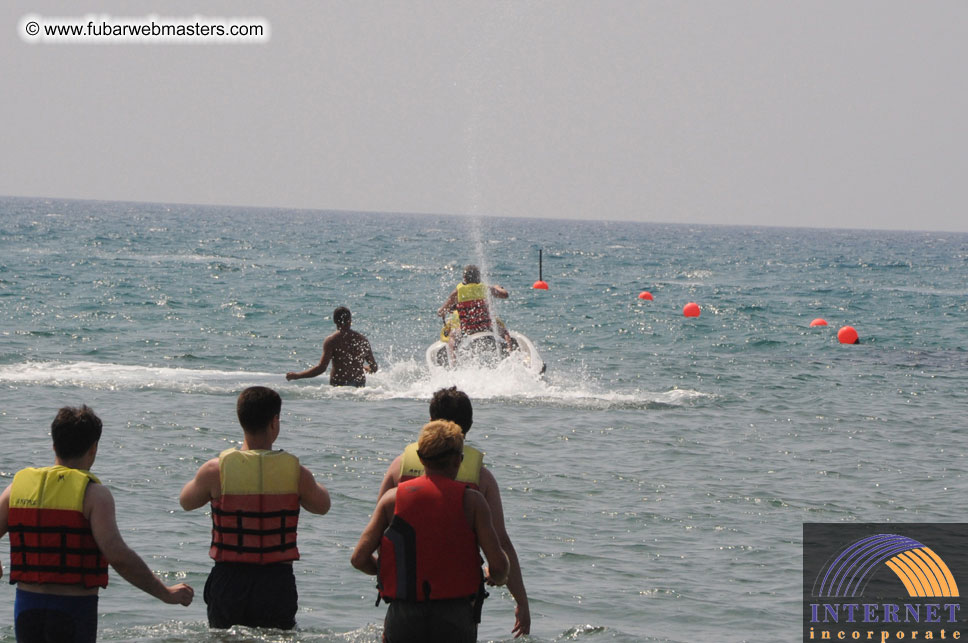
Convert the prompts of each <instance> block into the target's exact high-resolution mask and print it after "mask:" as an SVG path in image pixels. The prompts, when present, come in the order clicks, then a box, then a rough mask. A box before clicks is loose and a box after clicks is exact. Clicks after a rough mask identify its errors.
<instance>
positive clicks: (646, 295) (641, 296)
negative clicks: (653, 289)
mask: <svg viewBox="0 0 968 643" xmlns="http://www.w3.org/2000/svg"><path fill="white" fill-rule="evenodd" d="M639 299H648V300H649V301H652V293H650V292H649V291H648V290H643V291H642V292H640V293H639Z"/></svg>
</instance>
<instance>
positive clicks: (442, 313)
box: [437, 264, 511, 363]
mask: <svg viewBox="0 0 968 643" xmlns="http://www.w3.org/2000/svg"><path fill="white" fill-rule="evenodd" d="M489 296H491V297H497V298H498V299H507V298H508V291H507V290H505V289H504V288H502V287H501V286H488V285H485V284H483V283H481V270H480V268H478V267H477V266H475V265H474V264H468V265H466V266H464V275H463V281H462V282H461V283H459V284H457V287H456V288H454V290H453V291H451V293H450V295H448V296H447V300H446V301H444V303H443V305H442V306H441V307H440V308H438V309H437V316H438V317H440V318H442V319H444V320H445V322H446V320H447V317H448V315H450V314H451V311H453V310H456V311H457V316H458V320H459V326H458V327H457V328H453V329H452V330H450V332H449V333H448V336H447V352H448V354H449V355H450V359H451V363H453V362H454V361H455V351H456V349H457V346H458V344H460V340H461V338H462V336H463V335H473V334H474V333H484V332H488V331H491V330H492V328H494V327H495V324H494V321H493V319H492V317H491V308H490V304H489V303H488V297H489ZM501 326H502V327H501V328H499V329H498V330H500V332H501V336H502V337H503V338H504V341H505V345H506V346H510V345H511V336H510V334H509V333H508V331H507V328H506V327H504V326H503V324H502V325H501Z"/></svg>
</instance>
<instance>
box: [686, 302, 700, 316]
mask: <svg viewBox="0 0 968 643" xmlns="http://www.w3.org/2000/svg"><path fill="white" fill-rule="evenodd" d="M682 314H683V315H685V316H686V317H699V304H697V303H696V302H694V301H690V302H689V303H688V304H686V305H685V306H683V307H682Z"/></svg>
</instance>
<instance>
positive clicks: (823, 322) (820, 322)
mask: <svg viewBox="0 0 968 643" xmlns="http://www.w3.org/2000/svg"><path fill="white" fill-rule="evenodd" d="M826 325H827V320H826V319H822V318H820V317H817V318H816V319H814V320H813V321H812V322H810V326H811V327H813V326H826Z"/></svg>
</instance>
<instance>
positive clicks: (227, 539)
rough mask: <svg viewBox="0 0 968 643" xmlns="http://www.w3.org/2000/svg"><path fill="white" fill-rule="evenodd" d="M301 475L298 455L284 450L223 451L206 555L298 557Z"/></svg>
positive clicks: (258, 560)
mask: <svg viewBox="0 0 968 643" xmlns="http://www.w3.org/2000/svg"><path fill="white" fill-rule="evenodd" d="M299 474H300V467H299V459H298V458H296V456H294V455H291V454H289V453H286V452H284V451H263V450H257V451H239V450H238V449H226V450H225V451H223V452H222V453H220V454H219V478H220V481H221V485H222V495H221V497H220V498H218V499H217V500H212V546H211V548H210V549H209V552H208V555H209V556H211V557H212V558H213V559H215V560H216V561H219V562H222V561H225V562H237V563H255V564H258V565H267V564H269V563H280V562H284V561H291V560H298V559H299V549H298V548H297V547H296V525H297V523H298V522H299Z"/></svg>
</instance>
